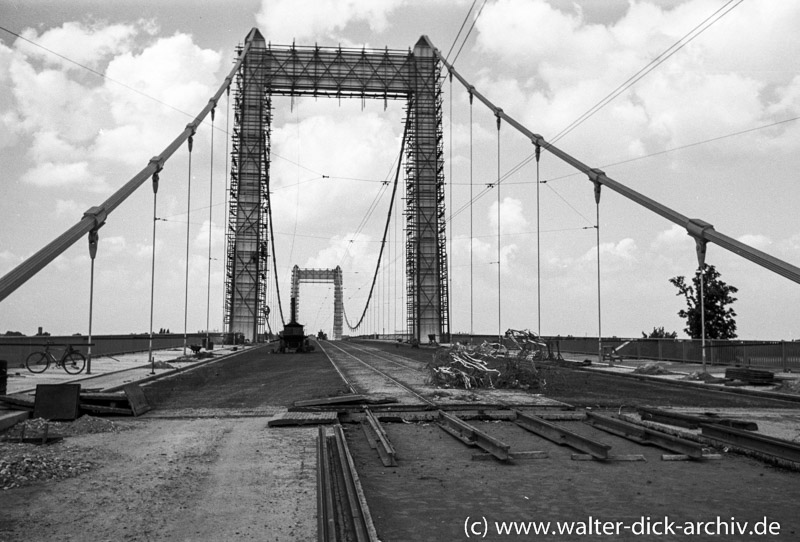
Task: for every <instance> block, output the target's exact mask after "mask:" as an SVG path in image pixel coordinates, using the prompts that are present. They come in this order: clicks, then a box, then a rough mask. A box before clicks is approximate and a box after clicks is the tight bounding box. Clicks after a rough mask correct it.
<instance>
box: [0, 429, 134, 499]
mask: <svg viewBox="0 0 800 542" xmlns="http://www.w3.org/2000/svg"><path fill="white" fill-rule="evenodd" d="M124 429H126V427H124V426H121V425H120V424H117V423H114V422H113V421H111V420H104V419H102V418H96V417H94V416H88V415H87V416H81V417H80V418H78V419H77V420H75V421H73V422H54V421H48V420H45V419H42V418H33V419H30V420H26V421H24V422H20V423H18V424H16V425H15V426H14V427H12V428H11V429H9V430H8V431H6V432H5V434H4V435H3V438H2V439H0V490H8V489H12V488H15V487H22V486H26V485H28V484H31V483H33V482H40V481H47V480H63V479H65V478H72V477H74V476H78V475H79V474H82V473H84V472H86V471H88V470H90V469H92V468H94V467H95V463H94V462H93V461H92V457H91V454H87V452H86V450H85V449H75V448H73V447H71V446H69V445H66V444H65V443H64V442H63V441H62V442H59V443H56V444H28V443H21V442H14V440H15V439H21V438H23V437H41V436H42V435H44V434H48V435H50V436H55V435H59V436H62V437H68V436H77V435H87V434H90V433H119V432H120V431H122V430H124Z"/></svg>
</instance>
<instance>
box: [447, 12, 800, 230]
mask: <svg viewBox="0 0 800 542" xmlns="http://www.w3.org/2000/svg"><path fill="white" fill-rule="evenodd" d="M743 1H744V0H729V1H728V2H727V3H726V4H724V5H723V6H722V7H721V8H719V9H717V10H716V11H715V12H714V13H712V14H711V15H710V16H708V17H707V18H706V19H704V20H703V21H702V22H701V23H699V24H698V25H696V26H695V27H694V28H693V29H692V30H691V31H689V32H688V33H687V34H685V35H684V36H683V37H682V38H681V39H680V40H678V41H677V42H675V43H674V44H673V45H671V46H670V47H668V48H667V49H666V50H665V51H664V52H662V53H661V54H660V55H659V56H657V57H656V58H655V59H653V60H652V61H651V62H650V63H648V64H647V65H646V66H645V67H643V68H642V69H640V70H639V71H638V72H636V74H634V75H633V76H631V77H630V78H629V79H628V80H627V81H625V82H624V83H622V84H621V85H620V86H618V87H617V89H615V91H612V92H611V93H609V95H608V96H606V98H604V99H603V100H601V101H600V102H598V104H596V105H595V106H594V107H592V108H591V109H590V110H589V111H587V113H584V115H582V116H581V117H579V119H578V120H580V119H581V118H583V117H584V116H585V115H587V114H589V116H586V118H583V120H580V122H578V120H576V121H574V122H573V123H572V124H570V125H569V126H568V127H567V128H565V129H564V130H562V131H561V132H559V134H557V135H556V138H554V139H553V140H552V141H550V142H549V144H554V143H555V142H556V141H557V140H558V139H559V138H560V137H564V136H565V135H566V134H567V133H569V132H571V131H572V130H574V129H575V128H577V127H578V126H579V125H580V124H582V123H583V122H584V121H585V120H587V119H588V118H589V117H590V116H592V115H594V114H595V113H597V111H599V110H600V109H602V107H605V105H608V103H610V102H611V101H613V99H614V98H616V97H617V96H619V94H621V93H622V92H624V91H625V90H627V89H628V88H630V87H631V86H633V85H634V84H636V83H637V82H638V81H639V80H641V79H642V78H643V77H644V76H646V75H647V74H649V73H650V72H651V71H653V70H654V69H655V68H656V67H658V66H659V65H661V64H662V63H663V62H664V61H665V60H667V59H668V58H669V57H671V56H672V55H673V54H675V53H676V52H678V51H679V50H680V49H682V48H683V47H685V46H686V45H688V44H689V43H690V42H691V41H692V40H694V39H695V38H697V37H698V36H699V35H700V34H702V33H703V32H705V31H706V30H707V29H708V28H710V27H711V26H712V25H713V24H715V23H716V22H717V21H719V20H720V19H722V17H724V16H725V15H727V14H728V13H730V12H731V11H733V9H735V8H736V7H737V6H739V5H740V4H741V3H742V2H743ZM734 2H736V3H735V5H733V6H731V7H730V9H728V10H727V11H725V12H724V13H722V14H720V15H719V16H718V17H717V18H716V19H714V20H713V21H711V22H710V23H709V24H708V25H706V26H705V27H704V28H702V29H701V30H700V31H699V32H697V33H696V34H695V35H694V36H691V34H692V33H694V32H695V31H697V30H698V29H699V28H701V27H702V26H703V25H704V24H706V23H707V22H708V21H709V20H711V19H712V18H714V17H715V16H716V15H718V14H719V13H720V12H721V11H723V10H724V9H725V8H726V7H728V6H730V5H731V4H733V3H734ZM484 4H485V2H484ZM482 9H483V6H481V10H482ZM479 16H480V12H479V13H478V16H476V20H477V17H479ZM473 27H474V22H473ZM471 30H472V27H470V31H471ZM688 36H691V38H690V39H688V40H687V41H686V42H685V43H681V42H682V41H683V40H686V38H687V37H688ZM462 47H463V43H462ZM676 47H677V48H676ZM672 49H674V50H672ZM671 50H672V51H671ZM670 51H671V52H670ZM459 53H460V49H459ZM667 53H668V54H667ZM665 55H666V56H665ZM662 57H663V58H662ZM457 58H458V55H456V59H457ZM445 60H446V59H445ZM454 64H455V59H454V60H453V62H452V63H451V66H452V65H454ZM645 70H646V71H645ZM451 73H452V70H451ZM634 79H635V80H634ZM468 90H469V89H468ZM615 92H616V94H615ZM609 96H610V99H609ZM470 102H471V99H470ZM792 120H794V119H792ZM576 122H577V124H575V123H576ZM573 124H575V125H574V126H573ZM567 130H568V131H567ZM546 146H547V145H545V148H546ZM657 154H659V153H657ZM661 154H663V152H662V153H661ZM535 157H536V154H535V153H531V154H530V155H529V156H527V157H526V158H524V159H523V160H522V161H520V162H519V163H518V164H516V165H515V166H514V167H512V168H511V169H510V170H509V171H508V172H507V173H506V174H505V175H503V176H502V178H501V179H500V180H499V181H498V182H497V184H498V185H499V184H500V183H502V182H503V181H504V180H505V179H507V178H508V177H509V176H510V175H511V174H513V173H515V172H516V171H519V170H520V169H521V168H522V167H523V166H525V165H527V164H528V163H530V162H531V161H532V160H534V158H535ZM621 163H624V162H621ZM601 167H605V166H601ZM573 175H579V174H573ZM544 182H547V181H544ZM520 184H522V183H520ZM550 188H551V190H553V192H554V193H557V192H556V191H555V190H554V189H552V187H550ZM490 191H491V187H487V188H484V189H483V190H481V191H480V192H479V193H478V194H477V195H475V196H473V197H471V198H470V201H468V202H467V203H465V204H464V205H463V206H461V207H460V208H459V209H458V210H457V211H455V212H453V213H452V214H451V216H450V219H453V218H455V217H457V216H458V215H459V214H460V213H461V212H463V211H464V210H466V209H467V208H468V207H471V206H472V204H474V203H475V202H476V201H477V200H479V199H480V198H482V197H483V196H485V195H486V194H487V193H489V192H490ZM562 199H563V198H562ZM565 201H566V200H565ZM579 214H580V213H579ZM584 218H585V217H584Z"/></svg>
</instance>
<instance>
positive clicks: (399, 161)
mask: <svg viewBox="0 0 800 542" xmlns="http://www.w3.org/2000/svg"><path fill="white" fill-rule="evenodd" d="M410 120H411V116H410V115H409V116H408V117H406V123H405V126H404V128H403V138H402V139H401V141H400V153H399V157H398V159H397V170H396V173H395V177H394V186H393V187H392V197H391V199H390V200H389V201H390V203H389V213H388V215H387V217H386V225H385V226H384V228H383V240H382V241H381V249H380V252H379V253H378V261H377V263H376V265H375V272H374V274H373V276H372V285H371V286H370V289H369V294H368V295H367V301H366V304H365V305H364V311H363V312H362V313H361V318H359V320H358V323H356V325H355V326H353V325H351V324H350V319H349V318H347V311H346V310H344V311H343V312H344V318H345V321H346V322H347V327H349V328H350V330H351V331H352V330H355V329H358V328H359V327H360V326H361V323H362V322H363V321H364V317H365V315H366V314H367V311H368V309H369V304H370V301H371V300H372V293H373V291H374V289H375V281H376V280H377V278H378V272H379V271H380V268H381V260H382V258H383V250H384V248H385V247H386V238H387V234H388V232H389V224H390V223H391V219H392V210H393V209H394V201H395V196H396V195H397V185H398V182H399V180H400V169H401V167H402V163H403V151H404V150H405V143H406V136H407V135H408V125H409V124H410Z"/></svg>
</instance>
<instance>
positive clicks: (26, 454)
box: [0, 444, 94, 490]
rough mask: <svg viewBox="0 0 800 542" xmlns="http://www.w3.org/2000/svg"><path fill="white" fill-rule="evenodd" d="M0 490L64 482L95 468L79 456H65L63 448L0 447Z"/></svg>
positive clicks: (22, 445)
mask: <svg viewBox="0 0 800 542" xmlns="http://www.w3.org/2000/svg"><path fill="white" fill-rule="evenodd" d="M0 446H1V447H0V450H2V454H0V456H2V457H0V489H2V490H7V489H12V488H15V487H22V486H25V485H28V484H30V483H32V482H37V481H45V480H62V479H64V478H71V477H73V476H78V475H79V474H81V473H84V472H86V471H88V470H90V469H91V468H92V467H94V463H92V462H91V461H88V460H87V459H86V458H84V457H82V456H81V455H80V453H77V452H76V453H74V454H65V453H64V450H63V448H61V449H60V450H58V451H56V450H55V449H54V448H55V447H56V446H57V445H53V446H36V445H31V444H2V445H0Z"/></svg>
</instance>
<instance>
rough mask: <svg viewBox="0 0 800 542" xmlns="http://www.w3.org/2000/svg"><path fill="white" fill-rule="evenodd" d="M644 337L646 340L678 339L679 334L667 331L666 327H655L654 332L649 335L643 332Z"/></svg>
mask: <svg viewBox="0 0 800 542" xmlns="http://www.w3.org/2000/svg"><path fill="white" fill-rule="evenodd" d="M642 337H644V338H645V339H677V338H678V332H677V331H665V330H664V326H661V327H655V326H653V331H651V332H650V334H649V335H648V334H647V333H645V332H644V331H642Z"/></svg>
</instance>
